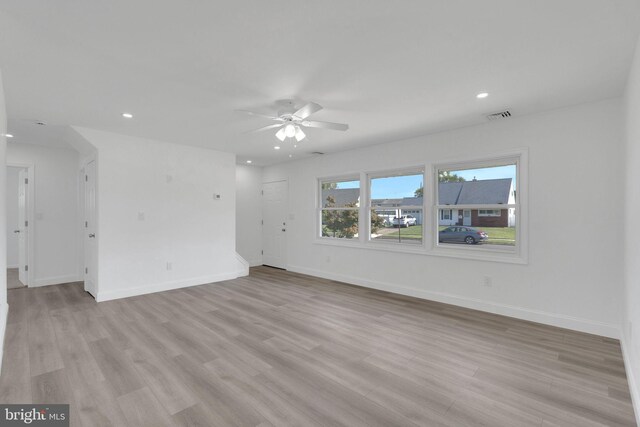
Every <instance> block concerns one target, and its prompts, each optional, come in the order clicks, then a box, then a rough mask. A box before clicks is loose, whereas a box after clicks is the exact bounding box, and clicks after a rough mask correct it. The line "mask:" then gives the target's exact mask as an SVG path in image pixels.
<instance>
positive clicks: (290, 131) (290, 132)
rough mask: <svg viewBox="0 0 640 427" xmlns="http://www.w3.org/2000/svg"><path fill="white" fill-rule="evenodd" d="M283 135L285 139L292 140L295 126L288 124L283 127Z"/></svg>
mask: <svg viewBox="0 0 640 427" xmlns="http://www.w3.org/2000/svg"><path fill="white" fill-rule="evenodd" d="M284 134H285V135H286V136H287V138H293V137H294V136H295V135H296V126H294V125H292V124H291V123H289V124H288V125H286V126H285V127H284Z"/></svg>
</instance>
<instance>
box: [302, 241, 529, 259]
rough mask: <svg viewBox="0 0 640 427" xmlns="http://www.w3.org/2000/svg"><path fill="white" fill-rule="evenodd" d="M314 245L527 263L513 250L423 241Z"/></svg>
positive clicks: (352, 242)
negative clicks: (417, 242) (419, 243)
mask: <svg viewBox="0 0 640 427" xmlns="http://www.w3.org/2000/svg"><path fill="white" fill-rule="evenodd" d="M313 243H314V244H316V245H326V246H338V247H343V248H358V249H365V250H374V251H384V252H396V253H408V254H415V255H426V256H438V257H448V258H458V259H466V260H471V261H489V262H500V263H507V264H524V265H526V264H528V260H527V259H526V257H524V256H522V255H521V254H518V253H515V252H510V251H509V252H508V251H506V250H500V249H486V248H485V249H481V248H465V247H460V248H455V247H454V248H449V247H442V246H436V247H435V248H427V247H425V246H424V243H423V244H422V245H420V246H417V245H416V246H412V245H410V244H409V245H406V244H402V243H397V244H389V243H386V242H385V243H382V242H370V241H369V242H361V241H360V240H358V239H352V240H343V239H336V240H330V239H327V238H324V239H323V238H316V239H315V240H314V241H313Z"/></svg>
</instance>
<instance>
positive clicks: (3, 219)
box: [0, 71, 9, 371]
mask: <svg viewBox="0 0 640 427" xmlns="http://www.w3.org/2000/svg"><path fill="white" fill-rule="evenodd" d="M6 132H7V109H6V107H5V104H4V87H3V85H2V72H1V71H0V272H3V271H5V270H6V269H7V236H6V228H7V209H6V206H5V204H6V200H7V196H6V179H7V167H6V148H7V141H6V137H5V136H4V134H5V133H6ZM7 313H9V306H8V305H7V275H6V274H0V371H1V370H2V355H3V353H4V333H5V331H6V326H7Z"/></svg>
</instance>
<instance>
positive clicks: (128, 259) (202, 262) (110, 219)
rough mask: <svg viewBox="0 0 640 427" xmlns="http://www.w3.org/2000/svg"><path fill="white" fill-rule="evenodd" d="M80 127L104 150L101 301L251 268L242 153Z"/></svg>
mask: <svg viewBox="0 0 640 427" xmlns="http://www.w3.org/2000/svg"><path fill="white" fill-rule="evenodd" d="M75 129H76V131H77V132H78V133H79V134H80V135H82V136H83V137H84V138H85V139H86V140H87V141H89V142H90V143H91V144H92V145H93V146H95V147H96V148H97V152H98V164H97V166H98V179H97V188H98V191H97V194H98V230H97V232H96V235H97V239H98V264H99V265H98V293H97V299H98V301H104V300H108V299H114V298H122V297H126V296H131V295H138V294H144V293H149V292H157V291H161V290H166V289H173V288H179V287H184V286H192V285H196V284H203V283H209V282H215V281H219V280H227V279H232V278H235V277H238V276H239V275H240V274H243V273H241V271H242V272H244V266H242V265H241V264H240V262H239V261H238V258H237V256H236V253H235V245H236V241H235V221H236V213H235V207H236V184H235V180H236V175H235V166H236V165H235V155H233V154H230V153H222V152H219V151H213V150H208V149H203V148H196V147H189V146H184V145H178V144H171V143H166V142H160V141H153V140H148V139H141V138H135V137H129V136H124V135H118V134H113V133H108V132H102V131H97V130H93V129H86V128H75ZM214 193H217V194H220V195H221V198H220V199H219V200H214V197H213V195H214ZM167 263H171V270H168V268H167Z"/></svg>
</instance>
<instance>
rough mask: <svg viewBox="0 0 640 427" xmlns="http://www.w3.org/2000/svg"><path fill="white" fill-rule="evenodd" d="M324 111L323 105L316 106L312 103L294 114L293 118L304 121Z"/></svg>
mask: <svg viewBox="0 0 640 427" xmlns="http://www.w3.org/2000/svg"><path fill="white" fill-rule="evenodd" d="M320 110H322V105H320V104H316V103H315V102H310V103H308V104H307V105H305V106H304V107H302V108H300V109H299V110H298V111H296V112H295V113H293V117H295V118H296V119H299V120H304V119H306V118H307V117H309V116H310V115H312V114H313V113H315V112H316V111H320Z"/></svg>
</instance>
